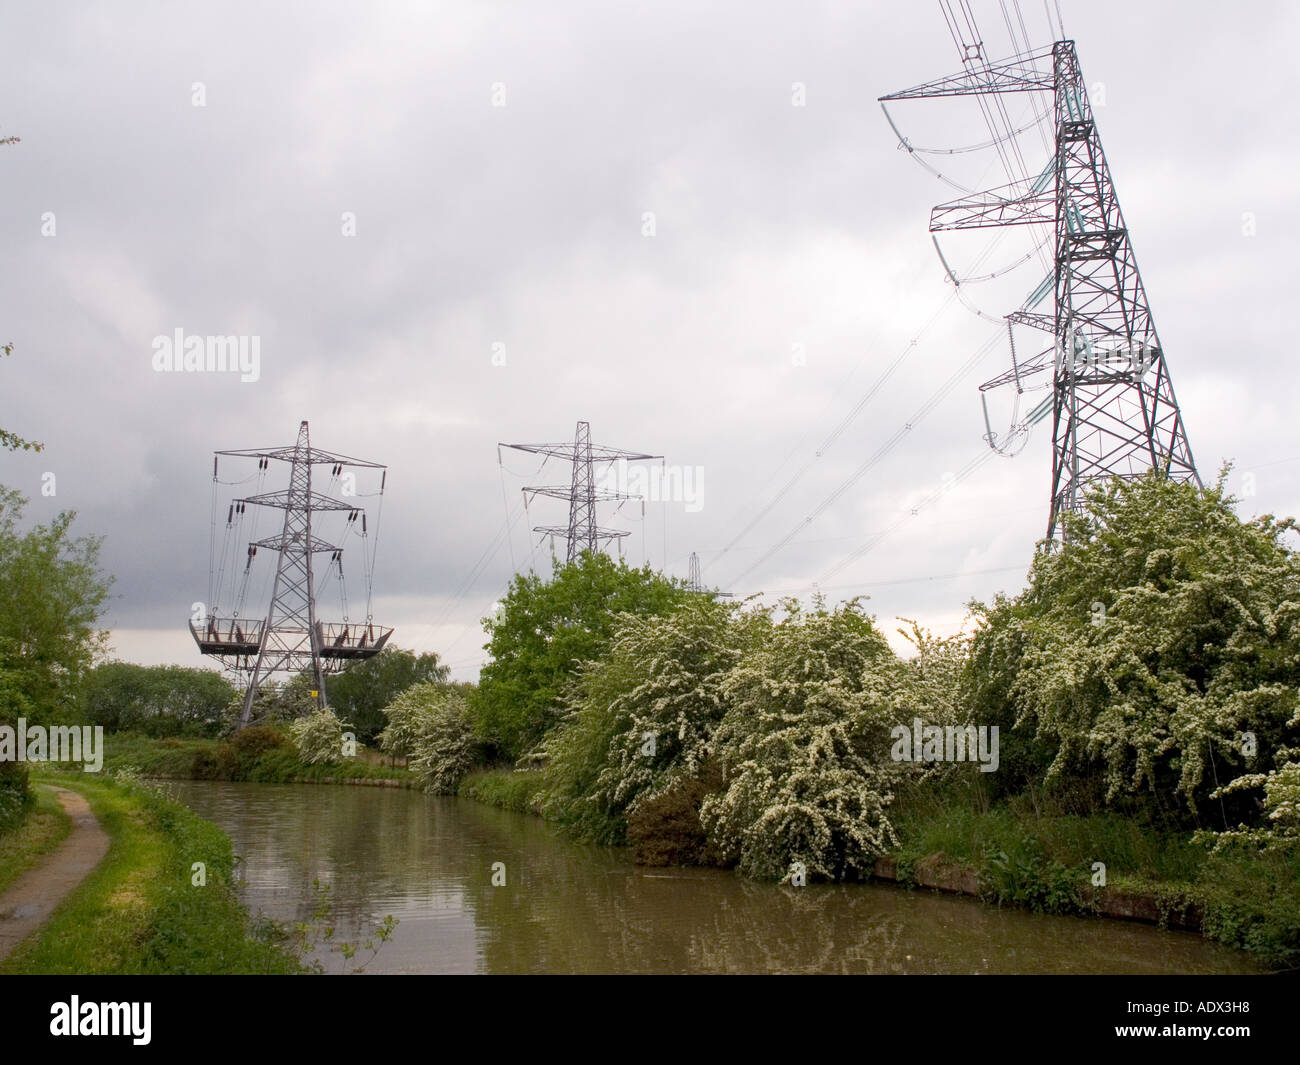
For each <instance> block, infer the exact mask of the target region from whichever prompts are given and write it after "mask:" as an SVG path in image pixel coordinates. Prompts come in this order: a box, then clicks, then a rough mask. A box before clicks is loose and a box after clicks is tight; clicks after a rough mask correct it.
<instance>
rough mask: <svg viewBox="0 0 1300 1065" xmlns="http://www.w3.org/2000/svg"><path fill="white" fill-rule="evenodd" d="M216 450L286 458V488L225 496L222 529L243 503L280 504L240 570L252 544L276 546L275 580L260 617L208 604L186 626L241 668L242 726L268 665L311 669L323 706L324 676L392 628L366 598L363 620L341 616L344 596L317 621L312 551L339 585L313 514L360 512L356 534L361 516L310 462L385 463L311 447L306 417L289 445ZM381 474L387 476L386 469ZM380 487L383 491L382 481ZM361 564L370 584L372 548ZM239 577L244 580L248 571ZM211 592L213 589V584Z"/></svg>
mask: <svg viewBox="0 0 1300 1065" xmlns="http://www.w3.org/2000/svg"><path fill="white" fill-rule="evenodd" d="M216 455H217V456H218V457H220V456H234V457H242V458H256V459H257V460H258V469H259V470H265V469H266V468H267V467H269V465H270V463H271V461H272V460H278V461H282V462H288V463H289V464H290V466H289V487H288V488H287V489H284V490H283V491H278V492H266V493H261V494H258V495H252V496H247V497H245V498H243V499H236V500H234V501H233V502H232V503H231V505H230V516H229V517H228V518H227V533H228V535H229V534H232V533H233V532H234V531H235V529H236V525H235V522H234V517H235V515H236V514H239V515H242V514H243V513H244V508H245V507H246V506H247V505H248V504H253V505H254V506H262V507H272V508H275V509H279V510H283V511H284V523H283V526H282V528H281V531H280V534H279V535H278V536H268V537H265V538H263V539H260V540H252V541H250V542H249V544H248V554H247V559H248V561H247V563H246V565H245V574H247V571H248V569H249V568H250V567H251V565H252V562H253V559H254V558H255V557H256V555H257V549H258V548H273V549H274V550H275V551H276V552H277V553H278V558H277V561H276V569H275V583H274V584H273V585H272V587H271V602H270V606H269V608H268V610H267V614H266V619H265V621H262V622H256V621H252V622H250V621H248V620H247V619H241V618H239V616H238V610H236V612H235V614H234V615H233V616H231V617H228V618H222V617H218V616H217V615H216V608H215V606H214V609H213V613H212V614H210V615H208V616H207V617H205V618H204V619H203V620H202V621H199V622H197V623H196V621H195V620H191V622H190V631H191V632H192V633H193V635H194V639H195V641H196V642H197V643H198V645H199V650H200V652H201V653H203V654H207V655H216V656H219V657H220V658H221V659H222V661H223V662H224V663H225V665H226V666H227V667H228V668H231V669H234V670H237V671H240V672H244V673H247V674H248V687H247V689H246V690H245V692H244V703H243V708H242V710H241V713H240V718H239V724H240V727H241V728H242V727H243V726H244V725H247V724H248V722H249V719H250V717H251V716H252V710H253V700H254V698H255V697H256V695H257V689H258V686H259V685H260V683H261V681H262V680H263V678H264V677H265V676H266V674H268V673H272V672H277V671H284V672H294V673H296V672H302V671H310V673H311V677H312V684H313V685H314V687H315V695H316V701H317V705H318V706H320V707H322V708H324V707H325V706H326V705H328V704H327V702H326V696H325V675H326V674H327V673H330V672H337V671H338V670H340V669H342V668H343V666H344V665H345V664H346V663H347V662H348V661H351V660H355V659H359V658H369V657H371V656H372V655H375V654H378V653H379V651H380V650H381V649H382V648H383V646H384V644H385V643H387V641H388V637H389V636H391V635H392V632H393V630H392V629H391V628H382V627H379V626H376V625H374V624H373V622H372V621H371V616H370V612H369V611H370V602H369V600H368V601H367V607H366V611H367V613H366V622H365V624H350V623H348V621H347V617H346V611H347V607H346V598H345V600H344V621H343V623H342V624H333V623H332V624H324V623H322V622H320V621H319V620H318V617H317V611H316V591H317V589H316V583H315V580H314V574H313V562H312V560H313V558H314V556H315V555H318V554H320V553H322V552H327V551H328V552H330V553H331V557H330V564H331V565H337V566H338V573H339V580H340V584H341V582H342V573H343V561H342V560H343V548H342V547H339V546H337V545H335V544H332V543H328V542H326V541H325V540H323V539H321V538H320V537H319V536H317V535H316V534H315V533H314V532H313V529H312V525H313V515H316V514H320V513H322V512H329V511H347V512H349V516H348V523H349V525H350V526H351V525H354V524H355V523H356V519H357V518H358V517H360V519H361V525H362V535H363V536H364V535H365V515H364V513H363V512H362V511H361V510H360V508H358V507H357V506H356V505H355V504H353V503H349V502H346V501H344V500H342V499H335V498H334V497H332V496H329V495H324V494H322V493H320V492H316V491H314V490H313V489H312V468H313V467H314V466H317V465H321V464H326V463H327V464H329V465H331V466H332V467H333V473H334V475H335V476H336V477H337V476H338V475H339V474H340V473H341V472H342V470H343V468H344V467H346V466H356V467H365V468H369V469H375V470H384V469H385V467H383V466H381V465H380V464H379V463H376V462H368V461H366V460H364V459H354V458H349V457H347V456H346V455H336V454H334V453H333V452H330V451H323V450H321V449H320V448H314V447H312V446H311V439H310V436H309V433H308V429H307V423H306V422H305V421H304V422H302V423H301V425H300V426H299V427H298V441H297V443H296V444H294V445H292V446H290V447H280V448H269V449H254V450H247V451H218V452H217V453H216ZM216 474H217V459H215V458H214V460H213V480H214V481H215V480H216ZM384 478H385V480H386V479H387V473H386V472H385V474H384ZM380 492H381V494H382V492H383V487H382V485H381V487H380ZM225 554H226V549H225V548H223V554H222V557H223V559H224V558H225ZM363 554H364V551H363ZM366 564H367V586H368V587H369V586H370V576H371V568H372V566H373V554H372V555H371V556H370V557H369V558H367V559H366ZM244 584H245V586H246V584H247V576H245V578H244ZM217 591H218V594H219V593H220V589H218V590H217ZM241 599H242V592H241Z"/></svg>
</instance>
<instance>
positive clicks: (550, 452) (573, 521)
mask: <svg viewBox="0 0 1300 1065" xmlns="http://www.w3.org/2000/svg"><path fill="white" fill-rule="evenodd" d="M497 447H499V448H501V447H508V448H513V449H514V450H516V451H528V452H531V453H532V454H534V455H546V456H548V457H550V458H559V459H568V460H569V461H570V462H572V464H573V473H572V476H571V478H570V481H569V485H568V487H565V486H564V485H552V486H544V487H536V488H533V487H529V488H525V489H524V490H523V491H524V496H525V498H527V497H529V496H550V497H551V498H553V499H567V500H568V501H569V524H568V525H567V526H563V525H539V526H537V527H536V528H534V529H533V532H538V533H549V534H550V535H552V536H556V535H562V536H564V537H565V541H566V550H565V556H564V559H565V561H566V562H572V561H573V560H574V559H576V558H577V557H578V555H580V554H581V553H582V552H583V551H599V550H600V549H601V545H602V544H604V543H606V542H608V541H610V540H622V538H623V537H624V536H627V535H628V534H627V532H626V531H625V530H622V529H606V528H602V527H601V526H600V525H599V524H598V523H597V520H596V504H597V503H599V502H604V501H608V500H614V499H636V498H638V497H637V496H633V495H629V494H627V493H624V492H619V491H616V490H613V489H609V488H597V487H596V473H595V468H596V466H597V465H599V464H602V463H607V462H608V463H612V462H617V461H619V460H620V459H622V460H625V461H627V462H636V461H638V460H640V459H659V458H663V456H662V455H643V454H641V453H640V452H639V451H624V450H623V449H622V448H617V447H604V446H602V445H599V444H593V443H592V442H591V426H590V425H589V424H588V423H587V422H579V423H578V428H577V431H576V432H575V433H574V437H573V443H571V444H570V443H563V444H498V445H497Z"/></svg>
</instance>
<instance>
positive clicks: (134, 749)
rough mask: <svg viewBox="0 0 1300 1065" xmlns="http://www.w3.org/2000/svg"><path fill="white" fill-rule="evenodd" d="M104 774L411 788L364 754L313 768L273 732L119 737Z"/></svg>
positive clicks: (402, 774)
mask: <svg viewBox="0 0 1300 1065" xmlns="http://www.w3.org/2000/svg"><path fill="white" fill-rule="evenodd" d="M104 746H105V755H104V770H105V772H113V771H115V770H118V769H123V768H126V767H132V766H133V767H135V768H136V769H138V770H139V771H140V773H142V774H143V775H144V776H149V777H169V778H172V779H176V780H248V781H256V782H258V783H261V784H295V783H311V784H331V783H343V782H345V781H358V780H361V781H380V780H392V781H394V782H395V783H397V784H399V785H401V786H410V773H408V772H407V771H406V770H405V769H404V768H402V767H400V766H397V767H395V766H390V765H386V764H384V762H383V761H382V760H381V759H380V758H379V757H378V756H377V755H375V754H374V753H373V752H370V751H367V750H365V749H364V748H363V749H362V750H361V751H360V756H359V757H357V758H350V759H347V760H346V761H343V762H338V763H332V764H320V765H311V764H309V763H307V762H304V761H302V759H300V758H299V757H298V753H297V751H296V750H295V748H294V746H293V744H292V743H290V742H289V740H288V739H287V737H285V736H283V735H282V734H281V733H278V732H274V731H273V730H271V729H265V728H251V729H245V730H243V731H242V732H240V733H238V734H236V736H235V738H234V739H233V740H232V741H229V742H227V741H225V740H216V739H177V738H165V739H155V738H152V737H149V736H144V735H141V734H139V733H132V732H117V733H112V734H110V735H108V736H106V737H105V738H104Z"/></svg>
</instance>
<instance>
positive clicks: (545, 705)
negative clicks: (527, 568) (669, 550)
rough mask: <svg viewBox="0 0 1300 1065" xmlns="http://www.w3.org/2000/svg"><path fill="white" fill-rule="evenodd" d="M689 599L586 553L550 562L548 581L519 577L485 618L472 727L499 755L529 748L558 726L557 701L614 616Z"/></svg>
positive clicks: (601, 648)
mask: <svg viewBox="0 0 1300 1065" xmlns="http://www.w3.org/2000/svg"><path fill="white" fill-rule="evenodd" d="M688 594H689V593H688V592H687V591H686V590H685V588H684V587H683V586H682V584H681V583H680V582H676V581H673V580H671V579H669V578H667V577H664V576H663V575H661V574H658V573H655V572H653V571H652V570H651V569H650V567H649V566H645V567H643V568H641V569H632V568H630V567H629V566H628V565H627V563H626V562H624V561H623V560H622V559H619V560H618V561H617V562H615V561H614V560H612V559H611V558H609V556H607V555H604V554H600V553H596V552H590V551H584V552H583V553H582V555H581V556H580V557H579V558H578V559H577V560H575V561H574V562H571V563H569V564H567V565H561V564H560V563H559V562H556V563H555V565H554V569H553V573H552V576H551V580H550V581H543V580H542V579H541V578H540V577H539V576H537V575H536V574H533V573H529V574H518V575H516V577H515V579H514V580H513V581H512V582H511V585H510V590H509V591H508V592H507V594H506V597H505V598H504V599H503V600H502V602H501V606H500V610H499V611H498V613H496V614H495V615H494V616H493V617H489V618H484V619H483V624H484V626H485V627H486V629H487V632H488V637H489V639H488V643H487V644H486V645H485V648H486V649H487V650H488V651H489V652H490V653H491V655H492V658H491V661H490V662H488V664H487V665H486V666H485V667H484V668H483V670H482V673H481V675H480V678H479V691H478V697H477V699H476V700H475V716H476V727H477V728H478V731H479V735H480V737H481V738H482V739H484V740H485V741H487V742H488V743H490V744H491V745H492V746H493V747H494V749H495V750H494V753H496V754H497V755H499V756H501V757H505V758H509V759H512V760H513V759H517V758H519V757H520V756H521V755H523V754H524V753H525V752H527V751H530V750H532V749H533V748H534V747H535V746H536V745H537V743H538V741H540V740H541V738H542V736H543V735H544V734H545V733H546V732H547V731H548V730H549V729H550V728H551V727H552V726H553V725H554V724H555V723H556V721H558V720H559V718H560V715H561V706H560V696H561V694H562V693H563V691H564V689H565V687H566V685H567V684H568V683H569V681H570V680H571V678H572V677H573V676H574V674H575V673H576V671H577V669H578V665H579V663H581V662H584V661H589V660H593V659H597V658H600V657H601V656H602V655H603V654H604V653H605V650H606V649H607V648H608V647H609V641H610V639H611V637H612V636H613V631H614V619H615V617H616V616H617V615H619V614H640V615H650V614H665V613H667V612H669V611H670V610H672V609H673V608H674V607H676V606H677V605H679V604H680V603H681V602H682V601H683V600H684V599H685V597H686V596H687V595H688Z"/></svg>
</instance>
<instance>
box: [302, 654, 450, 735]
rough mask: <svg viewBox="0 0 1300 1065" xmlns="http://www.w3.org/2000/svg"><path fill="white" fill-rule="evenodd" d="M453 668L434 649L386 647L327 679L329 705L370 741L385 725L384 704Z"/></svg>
mask: <svg viewBox="0 0 1300 1065" xmlns="http://www.w3.org/2000/svg"><path fill="white" fill-rule="evenodd" d="M450 672H451V670H450V669H449V668H448V667H447V666H444V665H442V664H441V662H439V660H438V656H437V654H435V653H433V652H432V651H430V652H427V653H425V654H420V655H417V654H415V652H413V651H406V650H403V649H402V648H400V647H385V648H384V649H383V650H382V651H380V652H379V654H377V655H375V656H374V657H373V658H366V659H363V660H361V661H360V662H355V663H353V664H352V665H350V666H349V667H348V668H347V669H345V670H344V671H343V672H342V673H340V674H339V675H338V676H337V677H331V678H330V679H329V680H328V681H327V688H326V691H327V692H328V694H329V702H330V706H332V707H334V708H335V709H336V710H337V711H338V712H339V713H340V714H342V715H343V716H344V717H346V718H347V719H348V720H349V721H351V722H352V723H353V725H354V726H355V727H356V730H357V739H359V740H361V742H363V743H371V742H373V741H374V739H375V737H376V736H378V735H379V733H380V732H381V731H382V730H383V728H384V727H385V725H386V723H387V722H386V719H385V717H384V707H386V706H388V705H389V704H390V703H391V702H392V701H393V699H394V698H396V696H397V695H398V694H400V693H401V692H403V691H405V690H406V689H407V688H410V687H411V686H412V685H415V684H425V683H428V682H430V681H446V679H447V676H448V674H449V673H450Z"/></svg>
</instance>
